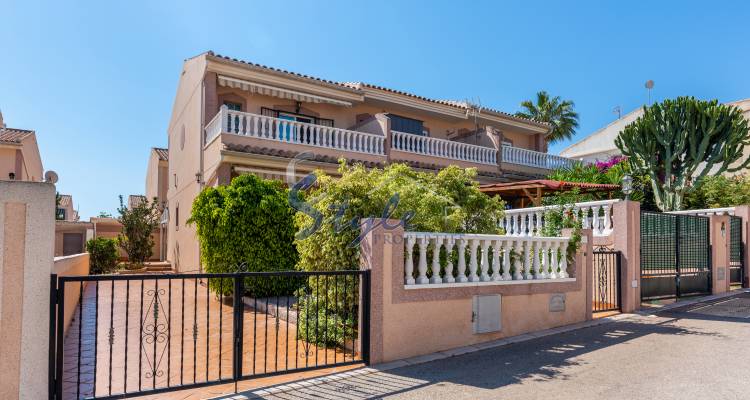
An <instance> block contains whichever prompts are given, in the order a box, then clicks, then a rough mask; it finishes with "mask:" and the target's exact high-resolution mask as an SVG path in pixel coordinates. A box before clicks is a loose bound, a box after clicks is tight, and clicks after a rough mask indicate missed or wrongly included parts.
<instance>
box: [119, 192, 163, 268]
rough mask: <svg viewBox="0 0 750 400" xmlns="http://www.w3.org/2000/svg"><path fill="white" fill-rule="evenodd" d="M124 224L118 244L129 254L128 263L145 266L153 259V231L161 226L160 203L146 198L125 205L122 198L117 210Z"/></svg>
mask: <svg viewBox="0 0 750 400" xmlns="http://www.w3.org/2000/svg"><path fill="white" fill-rule="evenodd" d="M117 211H118V212H119V213H120V217H119V218H118V219H117V220H118V221H120V223H121V224H122V233H121V234H119V235H118V236H117V244H118V245H119V246H120V248H122V249H123V250H124V251H125V253H127V254H128V261H130V262H131V263H133V264H143V263H145V262H146V260H148V259H149V258H151V255H152V253H153V247H154V238H153V231H154V229H156V228H157V227H158V226H159V216H160V214H159V203H158V201H157V199H156V198H154V199H153V200H152V201H151V202H149V201H148V200H147V199H146V198H143V199H142V200H141V201H137V202H136V203H135V204H132V208H129V207H128V206H126V205H125V202H124V200H123V197H122V196H120V207H119V208H118V209H117Z"/></svg>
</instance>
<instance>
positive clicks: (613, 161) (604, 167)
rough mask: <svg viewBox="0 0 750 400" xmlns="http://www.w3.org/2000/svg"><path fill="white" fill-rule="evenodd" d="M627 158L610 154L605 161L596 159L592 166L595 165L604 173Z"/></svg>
mask: <svg viewBox="0 0 750 400" xmlns="http://www.w3.org/2000/svg"><path fill="white" fill-rule="evenodd" d="M627 159H628V158H627V157H625V156H612V157H610V158H609V160H606V161H597V162H595V163H594V166H595V167H596V169H597V170H599V172H601V173H604V172H607V171H609V169H610V168H612V167H614V166H615V165H617V164H619V163H621V162H623V161H625V160H627Z"/></svg>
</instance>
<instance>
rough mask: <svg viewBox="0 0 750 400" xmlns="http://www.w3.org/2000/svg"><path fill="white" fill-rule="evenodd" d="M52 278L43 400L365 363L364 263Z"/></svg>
mask: <svg viewBox="0 0 750 400" xmlns="http://www.w3.org/2000/svg"><path fill="white" fill-rule="evenodd" d="M51 286H52V287H51V295H52V302H51V305H50V312H51V317H50V399H56V400H60V399H63V400H67V399H79V398H97V399H107V398H123V397H129V396H133V395H145V394H156V393H161V392H166V391H172V390H180V389H188V388H195V387H200V386H207V385H213V384H218V383H231V382H237V381H239V380H244V379H250V378H256V377H263V376H270V375H278V374H285V373H291V372H301V371H306V370H312V369H318V368H327V367H333V366H342V365H350V364H357V363H367V362H368V360H369V341H370V333H369V332H370V330H369V316H370V313H369V310H370V273H369V271H328V272H297V271H290V272H258V273H253V272H250V273H232V274H160V275H156V274H153V275H152V274H149V275H99V276H79V277H60V278H59V279H57V277H56V276H54V275H53V278H52V283H51ZM235 293H242V294H243V296H234V294H235ZM79 299H80V301H79ZM360 349H361V350H360Z"/></svg>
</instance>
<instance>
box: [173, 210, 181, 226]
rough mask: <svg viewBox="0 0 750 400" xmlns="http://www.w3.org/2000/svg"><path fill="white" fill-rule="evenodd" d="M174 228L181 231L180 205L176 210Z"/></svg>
mask: <svg viewBox="0 0 750 400" xmlns="http://www.w3.org/2000/svg"><path fill="white" fill-rule="evenodd" d="M174 227H175V229H176V230H180V205H179V204H178V205H177V207H175V209H174Z"/></svg>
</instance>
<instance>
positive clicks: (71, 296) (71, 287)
mask: <svg viewBox="0 0 750 400" xmlns="http://www.w3.org/2000/svg"><path fill="white" fill-rule="evenodd" d="M89 267H90V264H89V253H81V254H73V255H70V256H65V257H55V263H54V266H53V267H52V273H53V274H56V275H57V276H58V278H59V277H63V276H85V275H88V274H89ZM80 286H81V284H80V283H76V282H69V283H66V284H65V293H66V295H65V305H64V307H63V309H64V310H65V311H64V312H65V316H64V317H63V321H64V327H63V331H64V332H65V333H67V332H68V327H69V326H70V321H71V320H72V319H73V314H75V311H76V306H77V305H78V300H79V299H78V297H79V296H78V293H80Z"/></svg>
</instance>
